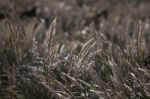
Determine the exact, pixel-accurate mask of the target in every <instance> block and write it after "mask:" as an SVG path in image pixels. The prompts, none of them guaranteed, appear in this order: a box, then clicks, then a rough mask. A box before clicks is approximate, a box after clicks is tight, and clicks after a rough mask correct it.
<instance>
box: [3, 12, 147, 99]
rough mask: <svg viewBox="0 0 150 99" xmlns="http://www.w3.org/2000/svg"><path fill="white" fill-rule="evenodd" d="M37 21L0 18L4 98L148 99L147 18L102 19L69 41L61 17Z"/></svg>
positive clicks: (13, 16) (13, 17)
mask: <svg viewBox="0 0 150 99" xmlns="http://www.w3.org/2000/svg"><path fill="white" fill-rule="evenodd" d="M33 20H35V21H34V22H25V21H22V20H19V18H18V17H17V16H15V15H12V17H10V18H8V19H6V20H3V21H1V22H0V25H1V29H2V31H1V33H0V98H1V99H9V98H10V99H149V98H150V67H149V66H150V64H149V59H148V58H147V59H145V58H146V57H148V55H149V53H150V52H149V47H148V44H149V36H147V35H149V34H148V33H149V31H148V30H149V29H148V28H145V26H146V27H148V26H149V25H150V23H149V20H146V21H145V20H144V21H143V20H137V21H135V20H133V19H132V18H130V17H128V18H126V19H124V20H123V22H122V23H123V24H120V23H119V22H118V21H119V20H117V19H116V20H114V21H115V22H110V24H108V22H106V21H102V23H101V24H102V25H103V28H102V27H101V30H95V32H92V31H93V28H90V27H88V28H86V29H83V30H82V31H77V32H76V31H75V32H76V35H74V36H73V37H71V38H70V37H69V38H67V37H66V38H65V37H64V38H65V40H64V38H62V37H63V36H65V33H64V34H62V33H61V32H60V33H59V32H58V31H59V30H58V31H57V26H58V25H60V24H57V23H59V22H58V21H59V20H57V19H54V20H53V21H52V22H51V25H50V26H49V28H48V29H45V24H44V23H42V22H39V21H37V20H36V19H32V21H33ZM131 23H132V27H133V29H130V27H131V26H130V25H131ZM114 24H115V25H114ZM106 28H107V30H110V32H111V33H110V34H109V33H107V32H106ZM149 28H150V27H149ZM90 29H91V31H90ZM88 30H89V31H88ZM87 31H88V32H89V33H88V32H87ZM131 31H133V32H132V33H130V32H131ZM78 33H79V35H78Z"/></svg>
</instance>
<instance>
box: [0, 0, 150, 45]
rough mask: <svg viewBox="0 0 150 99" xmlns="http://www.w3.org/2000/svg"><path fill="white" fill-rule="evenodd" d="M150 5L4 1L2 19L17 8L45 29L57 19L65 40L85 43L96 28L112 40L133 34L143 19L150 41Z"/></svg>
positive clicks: (135, 1) (138, 0) (115, 0)
mask: <svg viewBox="0 0 150 99" xmlns="http://www.w3.org/2000/svg"><path fill="white" fill-rule="evenodd" d="M149 7H150V1H149V0H5V1H4V0H0V20H5V15H8V16H9V15H10V13H11V12H12V11H11V10H10V9H13V8H14V9H13V11H15V13H16V14H17V16H18V17H19V18H21V19H22V20H23V21H24V22H25V23H26V22H34V21H35V22H44V24H45V26H44V28H48V27H49V24H50V23H51V22H52V20H53V19H54V18H57V33H59V34H63V36H64V39H65V40H66V39H67V40H74V39H77V40H79V41H81V42H83V41H85V39H86V38H87V37H86V35H90V33H92V32H96V31H98V32H102V33H105V34H106V36H107V37H108V38H109V39H117V36H116V35H118V34H119V35H122V33H123V32H128V33H129V34H130V35H132V34H133V33H134V32H137V29H136V27H137V25H138V24H139V20H140V21H141V23H140V24H142V29H143V31H144V36H145V37H146V40H147V42H149V41H150V40H149V38H148V37H149V35H150V34H149V33H148V31H149V29H150V26H149V23H150V21H149V19H150V9H149ZM61 36H62V35H61ZM84 36H85V37H84ZM61 39H62V38H61ZM87 39H88V38H87ZM147 46H148V45H147Z"/></svg>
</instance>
